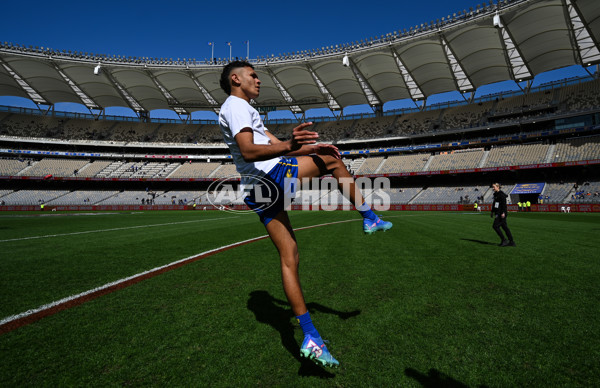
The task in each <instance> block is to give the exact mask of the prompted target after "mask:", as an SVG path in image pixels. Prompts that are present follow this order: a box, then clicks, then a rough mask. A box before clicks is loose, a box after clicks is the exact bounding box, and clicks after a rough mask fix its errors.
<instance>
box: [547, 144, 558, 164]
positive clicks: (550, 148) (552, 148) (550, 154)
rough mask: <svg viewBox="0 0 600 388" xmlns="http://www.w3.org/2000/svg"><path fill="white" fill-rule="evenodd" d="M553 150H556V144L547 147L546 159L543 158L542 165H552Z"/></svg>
mask: <svg viewBox="0 0 600 388" xmlns="http://www.w3.org/2000/svg"><path fill="white" fill-rule="evenodd" d="M555 149H556V144H551V145H550V147H548V153H547V154H546V157H545V158H544V163H552V159H553V156H554V150H555Z"/></svg>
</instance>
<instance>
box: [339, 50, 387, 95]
mask: <svg viewBox="0 0 600 388" xmlns="http://www.w3.org/2000/svg"><path fill="white" fill-rule="evenodd" d="M343 62H344V63H345V64H347V66H348V67H349V68H350V69H351V70H352V72H353V73H354V76H355V77H356V79H357V80H358V84H359V85H360V88H361V89H362V91H363V93H364V95H365V97H366V98H367V101H369V105H371V107H375V106H380V105H382V104H381V99H380V98H379V97H378V96H377V93H375V92H374V91H373V88H372V87H371V85H369V83H368V82H367V80H366V79H365V77H364V76H363V75H362V73H361V72H360V70H358V68H357V67H356V65H355V64H354V61H353V60H352V59H351V58H350V57H349V56H347V55H345V56H344V61H343Z"/></svg>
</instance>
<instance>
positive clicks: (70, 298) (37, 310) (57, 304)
mask: <svg viewBox="0 0 600 388" xmlns="http://www.w3.org/2000/svg"><path fill="white" fill-rule="evenodd" d="M225 218H233V217H225ZM213 220H215V218H213ZM353 221H359V219H351V220H342V221H334V222H328V223H324V224H317V225H309V226H303V227H300V228H296V229H294V231H300V230H305V229H311V228H318V227H321V226H328V225H334V224H342V223H346V222H353ZM360 221H362V219H360ZM170 224H171V223H168V224H161V225H170ZM155 226H157V225H155ZM119 229H122V228H119ZM119 229H113V230H119ZM267 237H269V236H268V235H262V236H258V237H254V238H250V239H247V240H243V241H238V242H236V243H232V244H228V245H223V246H221V247H219V248H214V249H210V250H208V251H204V252H202V253H199V254H197V255H193V256H189V257H186V258H184V259H180V260H176V261H174V262H171V263H169V264H165V265H162V266H160V267H155V268H153V269H150V270H147V271H144V272H140V273H138V274H135V275H132V276H129V277H126V278H123V279H119V280H116V281H114V282H110V283H107V284H105V285H103V286H100V287H96V288H93V289H91V290H88V291H84V292H82V293H79V294H76V295H71V296H68V297H66V298H63V299H60V300H57V301H54V302H51V303H48V304H45V305H42V306H40V307H38V308H35V309H31V310H27V311H25V312H23V313H20V314H15V315H11V316H9V317H6V318H3V319H2V320H0V329H2V326H4V325H7V324H10V323H12V322H15V321H17V320H21V319H25V318H28V317H31V316H33V315H35V314H39V313H43V312H45V311H47V310H50V309H52V308H59V307H62V306H64V305H66V304H68V303H69V302H77V301H80V300H81V299H84V298H85V297H87V296H92V297H93V295H94V294H98V293H100V292H102V291H104V290H108V289H110V288H115V287H117V286H120V285H124V287H126V286H127V285H126V283H131V284H134V283H136V281H139V280H140V279H141V278H143V277H152V276H153V275H154V274H158V273H159V272H161V271H165V272H166V271H168V270H170V269H174V268H178V267H180V266H181V265H184V264H187V262H192V261H194V260H195V259H198V258H203V257H206V256H210V255H212V254H216V253H219V252H221V251H223V250H227V249H231V248H235V247H237V246H240V245H245V244H248V243H251V242H254V241H258V240H263V239H265V238H267ZM171 267H173V268H171ZM109 292H111V291H109ZM80 303H83V302H80ZM40 318H41V317H40ZM20 326H22V325H20ZM20 326H19V327H20ZM7 331H10V330H7ZM0 332H1V330H0Z"/></svg>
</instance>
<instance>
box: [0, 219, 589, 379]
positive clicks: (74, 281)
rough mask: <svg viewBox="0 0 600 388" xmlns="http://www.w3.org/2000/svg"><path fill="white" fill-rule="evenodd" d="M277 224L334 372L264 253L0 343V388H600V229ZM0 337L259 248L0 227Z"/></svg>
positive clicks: (47, 223) (73, 224) (198, 233)
mask: <svg viewBox="0 0 600 388" xmlns="http://www.w3.org/2000/svg"><path fill="white" fill-rule="evenodd" d="M385 216H386V217H387V219H388V220H389V221H392V222H394V228H393V229H392V230H390V231H388V232H386V233H378V234H375V235H372V236H365V235H363V234H362V231H361V227H362V225H361V223H360V221H359V220H358V216H357V214H356V213H355V212H294V213H291V219H292V223H293V224H294V227H303V226H309V225H315V224H322V223H329V222H335V221H342V220H352V219H356V221H352V222H345V223H338V224H332V225H327V226H322V227H318V228H313V229H306V230H300V231H298V232H297V233H296V236H297V239H298V243H299V246H300V257H301V269H300V275H301V279H302V284H303V288H304V291H305V297H306V300H307V303H308V306H309V310H310V311H311V315H312V317H313V321H314V322H315V324H316V326H317V328H318V329H319V331H320V333H321V334H322V336H323V337H324V338H326V339H328V340H329V341H330V344H329V348H330V350H331V352H332V354H333V355H334V356H335V357H336V358H337V359H338V360H339V361H340V363H341V367H340V368H338V369H333V370H329V369H327V370H325V369H321V368H320V367H317V366H314V365H313V364H311V363H309V362H307V361H305V360H301V359H300V358H299V356H298V351H299V343H300V342H301V340H302V331H301V330H300V328H299V327H297V326H296V325H295V323H294V320H293V317H292V312H291V310H290V309H289V307H288V305H287V303H286V302H285V297H284V294H283V290H282V288H281V282H280V273H279V263H278V258H277V254H276V251H275V248H274V247H273V245H272V243H271V242H270V240H268V239H265V240H260V241H256V242H253V243H250V244H247V245H243V246H240V247H237V248H234V249H231V250H228V251H225V252H221V253H218V254H215V255H212V256H210V257H207V258H205V259H202V260H199V261H196V262H193V263H190V264H187V265H185V266H183V267H181V268H178V269H175V270H172V271H169V272H166V273H163V274H161V275H158V276H156V277H153V278H150V279H146V280H144V281H142V282H140V283H137V284H134V285H132V286H130V287H127V288H124V289H121V290H118V291H115V292H113V293H110V294H108V295H104V296H101V297H99V298H97V299H93V300H91V301H89V302H86V303H84V304H82V305H79V306H76V307H73V308H70V309H67V310H64V311H60V312H58V313H56V314H54V315H51V316H49V317H46V318H43V319H41V320H39V321H37V322H35V323H32V324H29V325H26V326H23V327H21V328H18V329H16V330H14V331H11V332H8V333H6V334H2V335H0V354H1V360H2V361H1V363H0V365H1V366H0V386H2V387H23V386H35V387H42V386H48V387H56V386H82V387H83V386H85V387H91V386H98V387H105V386H124V385H127V386H142V385H143V386H147V385H153V386H186V387H193V386H198V387H199V386H218V387H221V386H227V387H233V386H280V387H303V386H307V387H308V386H315V385H319V386H340V387H353V386H381V387H387V386H402V387H411V386H415V387H419V386H425V387H434V386H439V385H444V384H445V385H446V386H450V387H467V386H468V387H479V386H489V387H517V386H536V387H546V386H582V387H592V386H600V313H599V311H600V310H599V302H600V287H599V280H600V262H599V257H600V255H599V253H598V252H599V250H600V239H599V238H598V236H599V235H600V215H593V214H574V213H571V214H544V213H539V214H538V213H526V214H523V213H522V214H511V215H510V218H509V220H508V223H509V226H510V227H511V230H512V232H513V234H514V236H515V240H516V242H517V245H518V246H517V247H514V248H513V247H506V248H500V247H498V246H497V243H498V241H497V240H498V238H497V236H496V235H495V233H494V232H493V230H492V228H491V225H492V219H491V218H490V217H489V214H488V213H483V214H473V213H450V212H447V213H444V212H420V213H417V212H389V213H385ZM0 231H1V235H0V236H1V237H0V252H1V253H0V319H3V318H6V317H9V316H12V315H15V314H19V313H23V312H25V311H27V310H29V309H33V308H36V307H39V306H42V305H45V304H48V303H51V302H53V301H56V300H59V299H61V298H65V297H68V296H70V295H75V294H78V293H81V292H84V291H87V290H90V289H93V288H95V287H99V286H102V285H104V284H106V283H109V282H113V281H116V280H119V279H122V278H125V277H128V276H132V275H135V274H138V273H140V272H142V271H146V270H149V269H152V268H155V267H157V266H161V265H165V264H168V263H171V262H174V261H176V260H180V259H183V258H186V257H190V256H194V255H197V254H199V253H201V252H204V251H207V250H209V249H214V248H218V247H220V246H223V245H227V244H231V243H234V242H237V241H241V240H245V239H249V238H252V237H256V236H261V235H264V234H265V231H264V228H263V227H262V225H261V224H260V223H259V222H258V218H257V217H256V216H255V215H253V214H235V213H225V212H216V211H215V212H213V211H207V212H202V211H196V212H191V211H187V212H171V211H162V212H140V213H130V212H126V213H116V212H115V213H108V212H107V213H98V214H79V213H63V214H61V213H46V214H43V216H40V213H2V214H0Z"/></svg>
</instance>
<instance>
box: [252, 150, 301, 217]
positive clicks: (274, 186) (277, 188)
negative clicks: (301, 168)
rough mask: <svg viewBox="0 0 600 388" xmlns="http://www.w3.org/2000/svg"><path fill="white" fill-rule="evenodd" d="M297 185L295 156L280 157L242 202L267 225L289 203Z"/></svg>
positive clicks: (294, 194)
mask: <svg viewBox="0 0 600 388" xmlns="http://www.w3.org/2000/svg"><path fill="white" fill-rule="evenodd" d="M297 186H298V161H297V160H296V158H281V160H280V161H279V162H278V163H277V164H276V165H275V166H274V167H273V168H272V169H271V171H269V172H268V173H267V175H265V176H264V177H263V179H262V181H261V182H259V183H255V184H254V186H252V188H251V190H250V191H249V194H248V195H247V196H246V198H244V202H245V203H246V205H248V207H249V208H250V209H252V210H254V211H255V212H256V214H258V217H259V218H260V221H261V222H262V223H263V224H264V225H267V224H268V223H269V222H271V220H272V219H273V218H275V216H277V214H279V213H280V212H281V211H283V210H285V208H286V207H287V205H289V204H290V203H291V200H292V199H293V198H294V197H295V196H296V190H297V189H298V187H297Z"/></svg>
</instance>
